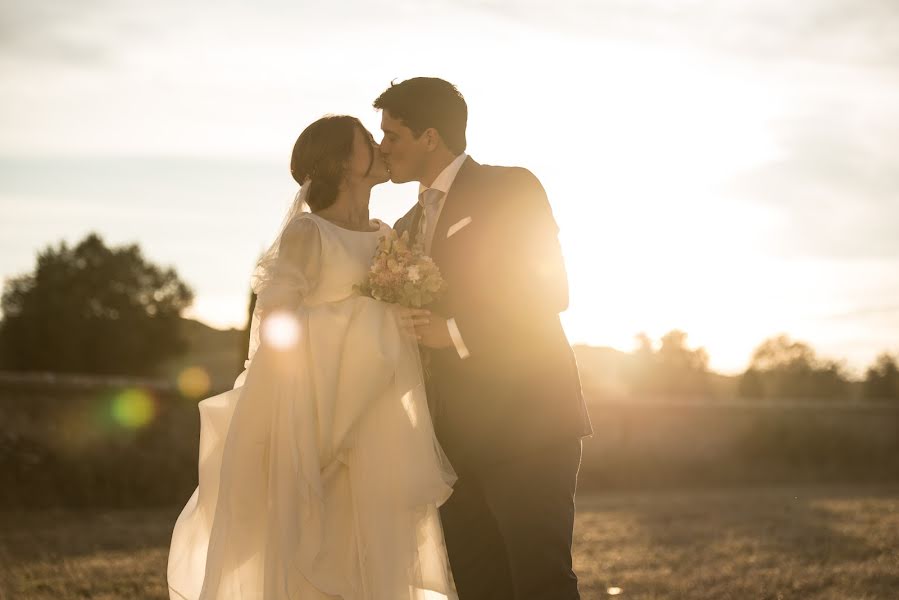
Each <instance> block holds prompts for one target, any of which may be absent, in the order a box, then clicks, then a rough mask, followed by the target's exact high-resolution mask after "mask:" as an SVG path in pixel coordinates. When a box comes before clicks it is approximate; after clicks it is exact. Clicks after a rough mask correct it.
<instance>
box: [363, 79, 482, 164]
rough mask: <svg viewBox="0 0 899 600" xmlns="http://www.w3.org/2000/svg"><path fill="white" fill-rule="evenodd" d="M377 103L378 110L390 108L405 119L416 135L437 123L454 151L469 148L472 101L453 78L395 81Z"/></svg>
mask: <svg viewBox="0 0 899 600" xmlns="http://www.w3.org/2000/svg"><path fill="white" fill-rule="evenodd" d="M373 105H374V107H375V108H376V109H378V110H386V111H387V112H389V113H390V116H391V117H393V118H394V119H399V120H401V121H402V122H403V123H404V124H405V125H406V127H408V128H409V129H411V130H412V133H413V135H415V137H419V136H420V135H421V134H422V133H424V131H425V130H426V129H430V128H431V127H433V128H434V129H436V130H437V133H439V134H440V137H441V138H443V143H445V144H446V147H447V148H449V149H450V151H451V152H453V153H454V154H461V153H462V152H465V146H466V142H465V126H466V125H467V123H468V105H467V104H465V98H463V97H462V94H460V93H459V90H457V89H456V86H454V85H453V84H451V83H450V82H449V81H444V80H443V79H437V78H436V77H415V78H413V79H407V80H406V81H403V82H401V83H391V84H390V87H389V88H387V89H386V90H384V92H383V93H382V94H381V95H380V96H378V98H377V99H376V100H375V101H374V103H373Z"/></svg>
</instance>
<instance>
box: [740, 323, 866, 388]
mask: <svg viewBox="0 0 899 600" xmlns="http://www.w3.org/2000/svg"><path fill="white" fill-rule="evenodd" d="M848 385H849V382H848V380H847V377H846V375H845V373H844V370H843V366H842V365H841V364H840V363H838V362H836V361H832V360H822V359H820V358H818V357H817V356H816V355H815V351H814V350H813V349H812V347H811V346H809V345H808V344H806V343H804V342H798V341H793V340H791V339H790V338H789V337H788V336H786V335H779V336H776V337H773V338H769V339H767V340H765V341H764V342H762V344H761V345H760V346H759V347H758V348H756V350H755V352H754V353H753V355H752V361H751V362H750V365H749V369H747V370H746V372H745V373H744V374H743V376H742V377H741V379H740V384H739V386H738V393H739V394H740V396H742V397H744V398H844V397H846V394H847V393H848Z"/></svg>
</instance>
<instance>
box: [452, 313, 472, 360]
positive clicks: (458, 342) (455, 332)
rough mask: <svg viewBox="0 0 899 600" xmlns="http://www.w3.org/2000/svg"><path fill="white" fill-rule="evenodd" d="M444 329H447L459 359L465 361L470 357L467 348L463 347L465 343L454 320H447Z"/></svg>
mask: <svg viewBox="0 0 899 600" xmlns="http://www.w3.org/2000/svg"><path fill="white" fill-rule="evenodd" d="M446 328H447V329H449V334H450V337H451V338H452V340H453V345H454V346H455V347H456V352H458V353H459V358H461V359H462V360H465V359H466V358H468V357H469V356H471V355H470V354H469V352H468V348H466V347H465V342H464V341H462V334H461V333H459V326H458V325H456V320H455V319H452V318H450V319H447V320H446Z"/></svg>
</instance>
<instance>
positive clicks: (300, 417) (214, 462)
mask: <svg viewBox="0 0 899 600" xmlns="http://www.w3.org/2000/svg"><path fill="white" fill-rule="evenodd" d="M290 166H291V173H292V175H293V177H294V179H296V180H297V182H299V183H300V184H301V188H300V192H299V193H298V194H297V198H296V199H295V201H294V203H293V205H292V206H291V208H290V210H289V212H288V214H287V217H286V218H285V220H284V224H283V225H282V228H281V232H280V234H279V235H278V237H277V239H276V240H275V242H274V244H273V245H272V247H271V248H270V249H269V250H268V252H267V253H266V254H265V255H264V256H263V257H262V258H261V259H260V261H259V263H258V264H257V266H256V269H255V271H254V273H253V280H252V286H253V290H254V291H255V292H256V294H257V302H256V307H255V310H254V313H253V319H252V325H251V336H250V338H251V339H250V349H249V359H248V360H247V362H246V365H245V366H246V369H245V370H244V372H243V373H241V375H240V377H238V379H237V381H236V383H235V386H234V389H233V390H229V391H227V392H224V393H222V394H220V395H218V396H214V397H212V398H208V399H206V400H204V401H202V402H200V404H199V409H200V423H201V433H200V457H199V485H198V487H197V489H196V490H195V491H194V493H193V495H192V496H191V498H190V500H189V501H188V502H187V505H186V506H185V507H184V509H183V511H182V512H181V515H180V516H179V517H178V520H177V522H176V523H175V529H174V533H173V535H172V543H171V548H170V552H169V562H168V586H169V595H170V597H171V598H172V599H173V600H184V599H189V600H197V599H202V600H212V599H227V600H256V599H258V600H288V599H289V600H325V599H327V600H331V599H337V598H340V599H343V600H369V599H371V600H396V599H408V600H425V599H428V600H430V599H432V598H433V599H456V598H457V596H456V592H455V589H454V585H453V581H452V576H451V573H450V569H449V564H448V561H447V558H446V548H445V545H444V541H443V531H442V528H441V525H440V521H439V516H438V511H437V507H438V506H439V505H441V504H442V503H443V502H445V501H446V499H447V498H448V497H449V495H450V494H451V493H452V484H453V483H454V481H455V474H454V472H453V470H452V468H451V466H450V465H449V464H448V462H447V460H446V458H445V456H444V454H443V452H442V451H441V449H440V447H439V445H438V444H437V440H436V437H435V436H434V431H433V427H432V424H431V420H430V415H429V413H428V410H427V400H426V397H425V391H424V383H423V381H422V374H421V365H420V363H419V362H418V361H419V354H418V348H417V345H416V341H415V338H414V337H413V336H412V335H410V334H409V333H407V330H406V323H405V322H404V320H403V319H402V317H401V315H400V313H399V312H398V311H397V310H395V307H392V306H391V305H388V304H384V303H382V302H379V301H376V300H373V299H371V298H368V297H364V296H360V295H359V294H358V293H357V292H354V290H353V286H354V284H358V283H360V282H361V281H362V280H363V279H364V278H365V276H366V273H367V272H368V268H369V265H370V263H371V259H372V256H373V254H374V251H375V248H376V245H377V243H378V240H379V238H380V237H381V236H383V235H384V234H385V233H387V232H388V231H389V227H388V226H387V225H386V224H384V223H383V222H381V221H377V220H369V214H368V203H369V196H370V193H371V189H372V187H373V186H375V185H377V184H379V183H383V182H385V181H387V179H388V173H387V167H386V164H385V162H384V159H383V158H382V156H381V154H380V150H379V148H378V146H377V144H375V142H374V140H373V138H372V136H371V134H370V133H369V132H368V131H367V130H366V129H365V128H364V127H363V126H362V124H361V123H360V122H359V121H358V120H357V119H355V118H353V117H348V116H330V117H324V118H322V119H320V120H318V121H316V122H314V123H312V124H311V125H310V126H309V127H307V128H306V130H305V131H303V133H302V134H301V135H300V137H299V139H298V140H297V142H296V145H295V146H294V149H293V156H292V158H291V165H290ZM307 205H308V207H309V208H310V209H311V212H304V206H307Z"/></svg>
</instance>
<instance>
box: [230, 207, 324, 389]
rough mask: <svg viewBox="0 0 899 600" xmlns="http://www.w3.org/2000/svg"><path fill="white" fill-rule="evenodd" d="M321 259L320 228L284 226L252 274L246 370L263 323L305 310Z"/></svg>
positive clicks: (298, 222) (298, 223) (307, 223)
mask: <svg viewBox="0 0 899 600" xmlns="http://www.w3.org/2000/svg"><path fill="white" fill-rule="evenodd" d="M321 255H322V244H321V233H320V232H319V230H318V225H316V224H315V222H314V221H313V220H312V219H304V218H298V219H295V220H293V221H292V222H290V223H288V224H287V225H286V226H285V228H284V230H283V232H282V233H281V235H280V237H279V238H278V240H277V241H276V242H275V243H274V244H273V245H272V248H271V249H270V250H269V252H267V253H266V255H265V256H264V257H263V258H262V259H260V261H259V263H258V264H257V265H256V270H255V271H254V272H253V281H252V286H253V291H254V292H255V293H256V306H255V308H254V310H253V319H252V322H251V325H250V344H249V349H248V352H247V361H246V363H244V367H248V366H249V363H250V361H251V360H253V355H254V354H255V353H256V350H258V349H259V344H260V342H261V329H260V328H261V325H262V322H263V321H264V319H265V318H266V317H267V316H268V315H269V314H271V313H273V312H276V311H285V312H289V313H295V312H296V311H297V309H298V308H300V306H302V304H303V298H305V297H306V296H307V295H308V294H309V293H310V292H311V291H312V290H314V289H315V286H316V285H317V284H318V278H319V273H320V272H321ZM295 316H296V315H295ZM240 382H241V379H238V383H240ZM235 385H237V384H235Z"/></svg>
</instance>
